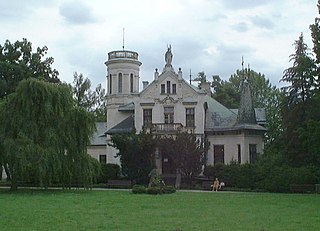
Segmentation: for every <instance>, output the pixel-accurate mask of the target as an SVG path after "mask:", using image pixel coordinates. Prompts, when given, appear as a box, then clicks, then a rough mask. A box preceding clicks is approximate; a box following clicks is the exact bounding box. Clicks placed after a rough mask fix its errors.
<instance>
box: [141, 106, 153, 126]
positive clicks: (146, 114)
mask: <svg viewBox="0 0 320 231" xmlns="http://www.w3.org/2000/svg"><path fill="white" fill-rule="evenodd" d="M151 124H152V109H143V126H146V127H148V126H150V125H151Z"/></svg>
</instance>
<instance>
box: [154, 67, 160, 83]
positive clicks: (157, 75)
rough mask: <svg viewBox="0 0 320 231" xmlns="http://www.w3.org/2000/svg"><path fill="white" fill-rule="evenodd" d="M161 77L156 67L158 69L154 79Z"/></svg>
mask: <svg viewBox="0 0 320 231" xmlns="http://www.w3.org/2000/svg"><path fill="white" fill-rule="evenodd" d="M158 77H159V72H158V68H156V71H155V72H154V80H156V79H157V78H158Z"/></svg>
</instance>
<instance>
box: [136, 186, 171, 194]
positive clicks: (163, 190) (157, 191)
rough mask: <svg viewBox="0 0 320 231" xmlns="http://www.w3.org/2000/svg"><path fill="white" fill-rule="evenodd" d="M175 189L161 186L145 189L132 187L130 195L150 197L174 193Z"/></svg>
mask: <svg viewBox="0 0 320 231" xmlns="http://www.w3.org/2000/svg"><path fill="white" fill-rule="evenodd" d="M175 192H176V189H175V188H174V187H173V186H170V185H163V186H150V187H147V188H146V187H145V186H144V185H134V186H133V187H132V193H134V194H144V193H146V194H151V195H158V194H171V193H175Z"/></svg>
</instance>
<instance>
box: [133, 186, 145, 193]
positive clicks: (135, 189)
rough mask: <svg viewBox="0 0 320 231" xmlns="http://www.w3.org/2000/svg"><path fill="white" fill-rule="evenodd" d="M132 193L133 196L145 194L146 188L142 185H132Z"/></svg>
mask: <svg viewBox="0 0 320 231" xmlns="http://www.w3.org/2000/svg"><path fill="white" fill-rule="evenodd" d="M132 193H134V194H143V193H146V187H145V186H144V185H138V184H136V185H134V186H133V187H132Z"/></svg>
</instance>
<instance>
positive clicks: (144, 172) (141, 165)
mask: <svg viewBox="0 0 320 231" xmlns="http://www.w3.org/2000/svg"><path fill="white" fill-rule="evenodd" d="M111 141H112V144H111V146H113V147H115V148H117V149H118V150H119V152H118V153H117V156H118V157H120V161H121V167H122V173H123V174H124V175H125V176H127V177H128V178H129V179H130V180H136V182H137V183H140V184H147V183H148V180H149V177H148V174H149V172H150V171H151V170H152V169H153V168H155V163H154V152H155V140H154V139H153V137H152V135H151V134H146V133H140V134H135V133H130V134H117V135H113V136H112V137H111Z"/></svg>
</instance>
